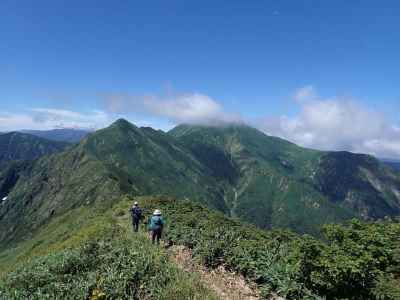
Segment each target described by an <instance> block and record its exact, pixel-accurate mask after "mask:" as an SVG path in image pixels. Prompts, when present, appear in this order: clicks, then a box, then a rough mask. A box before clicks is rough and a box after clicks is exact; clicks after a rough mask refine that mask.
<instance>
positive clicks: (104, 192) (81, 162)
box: [0, 120, 400, 243]
mask: <svg viewBox="0 0 400 300" xmlns="http://www.w3.org/2000/svg"><path fill="white" fill-rule="evenodd" d="M185 126H186V127H182V126H180V127H179V126H178V127H177V128H176V129H175V130H172V131H170V132H168V133H165V132H162V131H157V130H154V129H152V128H139V127H137V126H135V125H133V124H131V123H129V122H128V121H126V120H118V121H116V122H115V123H113V124H112V125H111V126H109V127H107V128H105V129H101V130H98V131H96V132H94V133H92V134H90V135H88V136H86V137H85V138H84V139H83V140H82V141H81V142H80V143H79V144H77V145H74V146H72V147H70V148H68V149H67V150H66V151H64V152H61V153H56V154H53V155H50V156H47V157H46V156H45V157H42V158H40V159H38V160H36V161H34V162H32V163H31V164H29V165H22V166H21V165H20V166H18V165H15V166H14V167H11V168H10V169H8V170H7V171H5V170H2V171H0V194H2V195H6V196H8V199H7V201H6V202H5V203H3V204H2V205H0V225H1V226H2V228H7V230H5V231H3V232H2V233H0V243H11V242H16V241H18V240H21V239H24V238H27V237H29V236H30V235H31V234H32V233H31V232H32V231H34V230H35V229H37V228H39V227H40V226H41V225H42V224H45V223H46V222H48V220H50V219H51V218H52V217H53V216H54V215H61V214H63V213H65V212H66V211H68V210H70V209H72V208H76V207H79V206H91V205H97V204H101V205H105V206H108V205H112V203H113V202H114V201H117V200H118V199H120V197H121V196H123V195H132V196H138V195H170V196H174V197H177V198H181V199H185V198H189V199H192V200H194V201H198V202H201V203H203V204H206V205H207V206H209V207H211V208H215V209H218V210H220V211H222V212H224V213H225V214H227V215H229V216H233V217H236V218H239V219H241V220H244V221H247V222H250V223H253V224H256V225H257V226H259V227H261V228H290V229H293V230H295V231H297V232H299V233H311V234H314V235H318V234H319V228H320V226H321V225H322V224H324V223H327V222H342V221H344V220H347V219H349V218H352V217H359V218H364V219H375V218H382V217H385V216H396V215H398V212H399V207H400V204H399V203H400V192H399V189H400V175H399V174H398V173H394V172H393V171H392V170H391V169H389V168H386V167H385V166H383V165H382V164H381V163H380V162H379V161H377V160H376V159H374V158H371V157H370V156H362V155H361V156H360V155H355V154H350V153H346V152H343V153H339V154H337V153H336V152H322V151H315V150H309V149H304V148H301V147H299V146H297V145H295V144H293V143H290V142H287V141H285V140H282V139H279V138H274V137H269V136H267V135H265V134H263V133H261V132H260V131H258V130H256V129H253V128H251V127H248V126H233V127H223V128H222V127H204V126H203V127H191V128H189V127H187V125H185ZM353 155H355V156H353ZM348 160H350V162H354V163H344V164H343V163H342V162H343V161H348ZM342 177H343V180H342ZM15 178H16V179H15ZM332 178H337V180H333V181H332V180H331V179H332ZM349 182H350V183H349ZM352 182H353V183H354V184H352ZM2 183H3V184H2ZM365 191H372V193H371V195H372V196H368V195H367V196H368V197H367V196H366V195H365Z"/></svg>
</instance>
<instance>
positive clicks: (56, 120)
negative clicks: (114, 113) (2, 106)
mask: <svg viewBox="0 0 400 300" xmlns="http://www.w3.org/2000/svg"><path fill="white" fill-rule="evenodd" d="M111 121H112V117H111V116H110V115H108V114H107V113H105V112H103V111H99V110H94V111H91V112H88V113H78V112H74V111H70V110H62V109H53V108H34V109H32V110H30V111H26V112H24V113H19V114H15V113H2V114H0V131H11V130H21V129H53V128H84V129H97V128H101V127H104V126H107V125H108V124H109V123H110V122H111Z"/></svg>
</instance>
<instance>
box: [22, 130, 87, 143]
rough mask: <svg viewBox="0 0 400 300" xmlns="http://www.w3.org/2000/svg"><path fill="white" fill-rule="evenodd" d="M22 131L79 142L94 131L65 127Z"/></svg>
mask: <svg viewBox="0 0 400 300" xmlns="http://www.w3.org/2000/svg"><path fill="white" fill-rule="evenodd" d="M21 132H22V133H28V134H32V135H35V136H38V137H41V138H45V139H48V140H52V141H58V142H67V143H78V142H80V141H81V140H82V139H83V138H84V137H85V136H86V135H88V134H89V133H90V132H92V131H89V130H82V129H68V128H65V129H52V130H22V131H21Z"/></svg>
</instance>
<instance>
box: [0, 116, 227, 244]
mask: <svg viewBox="0 0 400 300" xmlns="http://www.w3.org/2000/svg"><path fill="white" fill-rule="evenodd" d="M204 170H205V167H204V166H202V165H201V164H200V163H199V162H198V161H197V160H196V159H195V158H194V157H192V156H191V154H190V153H188V152H187V151H186V150H185V149H184V148H181V147H180V146H179V144H178V143H177V142H176V141H175V140H174V139H171V137H170V136H169V135H167V134H165V133H163V132H159V131H155V130H153V129H149V128H144V129H140V128H137V127H136V126H134V125H132V124H130V123H128V122H126V121H124V120H119V121H117V122H116V123H114V124H113V125H112V126H110V127H108V128H106V129H104V130H100V131H98V132H96V133H94V134H92V135H89V136H88V137H87V138H85V139H84V140H83V141H82V142H81V143H80V144H79V145H76V146H74V147H72V148H70V149H69V150H68V151H64V152H62V153H58V154H54V155H52V156H49V157H43V158H41V159H39V160H37V161H35V162H34V163H32V164H29V165H28V166H25V165H23V166H20V165H14V166H13V167H11V168H9V169H7V170H3V171H2V172H0V194H2V195H7V196H8V198H7V201H5V202H3V203H2V204H1V205H0V225H1V227H2V228H5V229H6V230H2V231H1V232H0V248H1V246H4V245H7V244H8V243H12V242H16V241H19V240H21V239H26V238H29V237H30V236H31V235H32V234H33V232H34V231H35V230H36V229H37V228H40V227H41V226H42V225H43V224H45V223H46V222H48V220H50V219H51V218H52V217H53V216H56V215H60V214H63V213H65V212H67V211H69V210H70V209H73V208H76V207H79V206H91V205H93V204H94V203H104V205H112V204H113V202H114V201H115V200H116V199H119V198H120V197H121V195H124V194H131V195H132V194H133V195H141V194H169V195H175V196H178V197H182V198H185V197H189V196H191V197H193V199H195V200H198V201H201V202H203V203H206V204H208V205H210V206H212V207H215V208H218V209H222V210H223V209H224V202H223V199H222V197H220V196H218V190H217V188H216V186H215V183H214V180H213V179H212V178H209V177H207V176H205V173H204V172H205V171H204ZM15 178H17V180H16V179H15Z"/></svg>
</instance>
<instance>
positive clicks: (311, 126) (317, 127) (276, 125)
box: [256, 86, 400, 158]
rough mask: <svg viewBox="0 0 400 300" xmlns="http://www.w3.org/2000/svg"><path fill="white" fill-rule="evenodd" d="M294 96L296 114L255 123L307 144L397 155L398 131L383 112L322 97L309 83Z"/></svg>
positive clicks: (267, 131) (350, 102) (348, 101)
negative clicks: (297, 108)
mask: <svg viewBox="0 0 400 300" xmlns="http://www.w3.org/2000/svg"><path fill="white" fill-rule="evenodd" d="M294 100H295V103H297V105H299V106H300V113H299V114H298V115H297V116H295V117H291V118H290V117H288V116H280V117H276V118H265V119H262V120H258V121H257V122H256V124H257V126H258V127H259V128H260V129H262V130H263V131H265V132H266V133H268V134H271V135H277V136H280V137H282V138H285V139H288V140H290V141H293V142H295V143H297V144H299V145H302V146H306V147H311V148H317V149H323V150H348V151H353V152H363V153H370V154H373V155H376V156H380V157H398V158H400V131H399V129H398V128H397V127H396V126H394V124H392V122H390V120H389V119H388V118H387V116H386V115H384V114H383V113H380V112H376V111H373V110H371V109H368V108H367V107H365V106H363V105H361V104H359V103H358V102H357V101H355V100H349V99H343V98H340V97H332V98H328V99H324V98H321V97H320V96H318V94H317V93H316V91H315V89H314V88H313V87H312V86H307V87H304V88H301V89H299V90H298V91H297V92H296V93H295V94H294Z"/></svg>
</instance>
